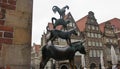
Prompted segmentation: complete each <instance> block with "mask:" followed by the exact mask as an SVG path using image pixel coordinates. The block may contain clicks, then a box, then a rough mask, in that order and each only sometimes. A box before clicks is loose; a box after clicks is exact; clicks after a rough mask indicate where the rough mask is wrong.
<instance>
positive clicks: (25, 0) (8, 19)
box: [0, 0, 33, 69]
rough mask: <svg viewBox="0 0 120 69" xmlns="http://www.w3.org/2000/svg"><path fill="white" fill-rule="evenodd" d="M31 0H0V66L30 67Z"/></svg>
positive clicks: (28, 68)
mask: <svg viewBox="0 0 120 69" xmlns="http://www.w3.org/2000/svg"><path fill="white" fill-rule="evenodd" d="M32 6H33V1H32V0H0V68H6V69H7V68H10V69H30V60H31V55H30V53H31V29H32Z"/></svg>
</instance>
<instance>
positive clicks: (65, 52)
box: [39, 41, 86, 69]
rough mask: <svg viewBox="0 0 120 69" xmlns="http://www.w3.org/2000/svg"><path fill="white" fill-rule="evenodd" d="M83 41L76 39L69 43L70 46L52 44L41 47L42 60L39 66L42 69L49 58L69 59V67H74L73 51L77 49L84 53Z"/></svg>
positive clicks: (72, 68)
mask: <svg viewBox="0 0 120 69" xmlns="http://www.w3.org/2000/svg"><path fill="white" fill-rule="evenodd" d="M83 43H84V41H83V42H82V41H78V42H74V43H71V46H65V47H58V46H54V45H45V46H43V48H42V60H41V62H40V68H39V69H44V67H45V65H46V63H47V62H48V60H49V59H50V58H53V59H55V60H57V61H60V60H69V62H70V66H71V69H75V66H74V56H75V52H77V51H79V52H80V53H82V54H86V51H85V48H84V46H83Z"/></svg>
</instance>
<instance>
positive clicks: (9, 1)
mask: <svg viewBox="0 0 120 69" xmlns="http://www.w3.org/2000/svg"><path fill="white" fill-rule="evenodd" d="M0 6H1V7H2V8H5V9H10V10H15V8H16V0H0Z"/></svg>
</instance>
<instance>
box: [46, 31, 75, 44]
mask: <svg viewBox="0 0 120 69" xmlns="http://www.w3.org/2000/svg"><path fill="white" fill-rule="evenodd" d="M48 31H49V32H50V37H49V39H47V42H48V41H49V40H51V43H52V44H53V41H54V40H55V39H56V38H58V37H60V38H62V39H65V40H66V41H67V44H68V45H70V44H71V39H70V37H71V35H72V34H74V35H77V32H76V31H75V29H73V30H71V31H68V32H64V31H61V30H48Z"/></svg>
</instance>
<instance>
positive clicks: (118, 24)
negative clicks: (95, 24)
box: [99, 18, 120, 32]
mask: <svg viewBox="0 0 120 69" xmlns="http://www.w3.org/2000/svg"><path fill="white" fill-rule="evenodd" d="M106 22H110V23H111V25H113V26H114V27H115V28H116V29H118V30H120V19H118V18H113V19H110V20H108V21H105V22H102V23H100V24H99V27H100V30H101V32H104V26H105V23H106Z"/></svg>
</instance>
